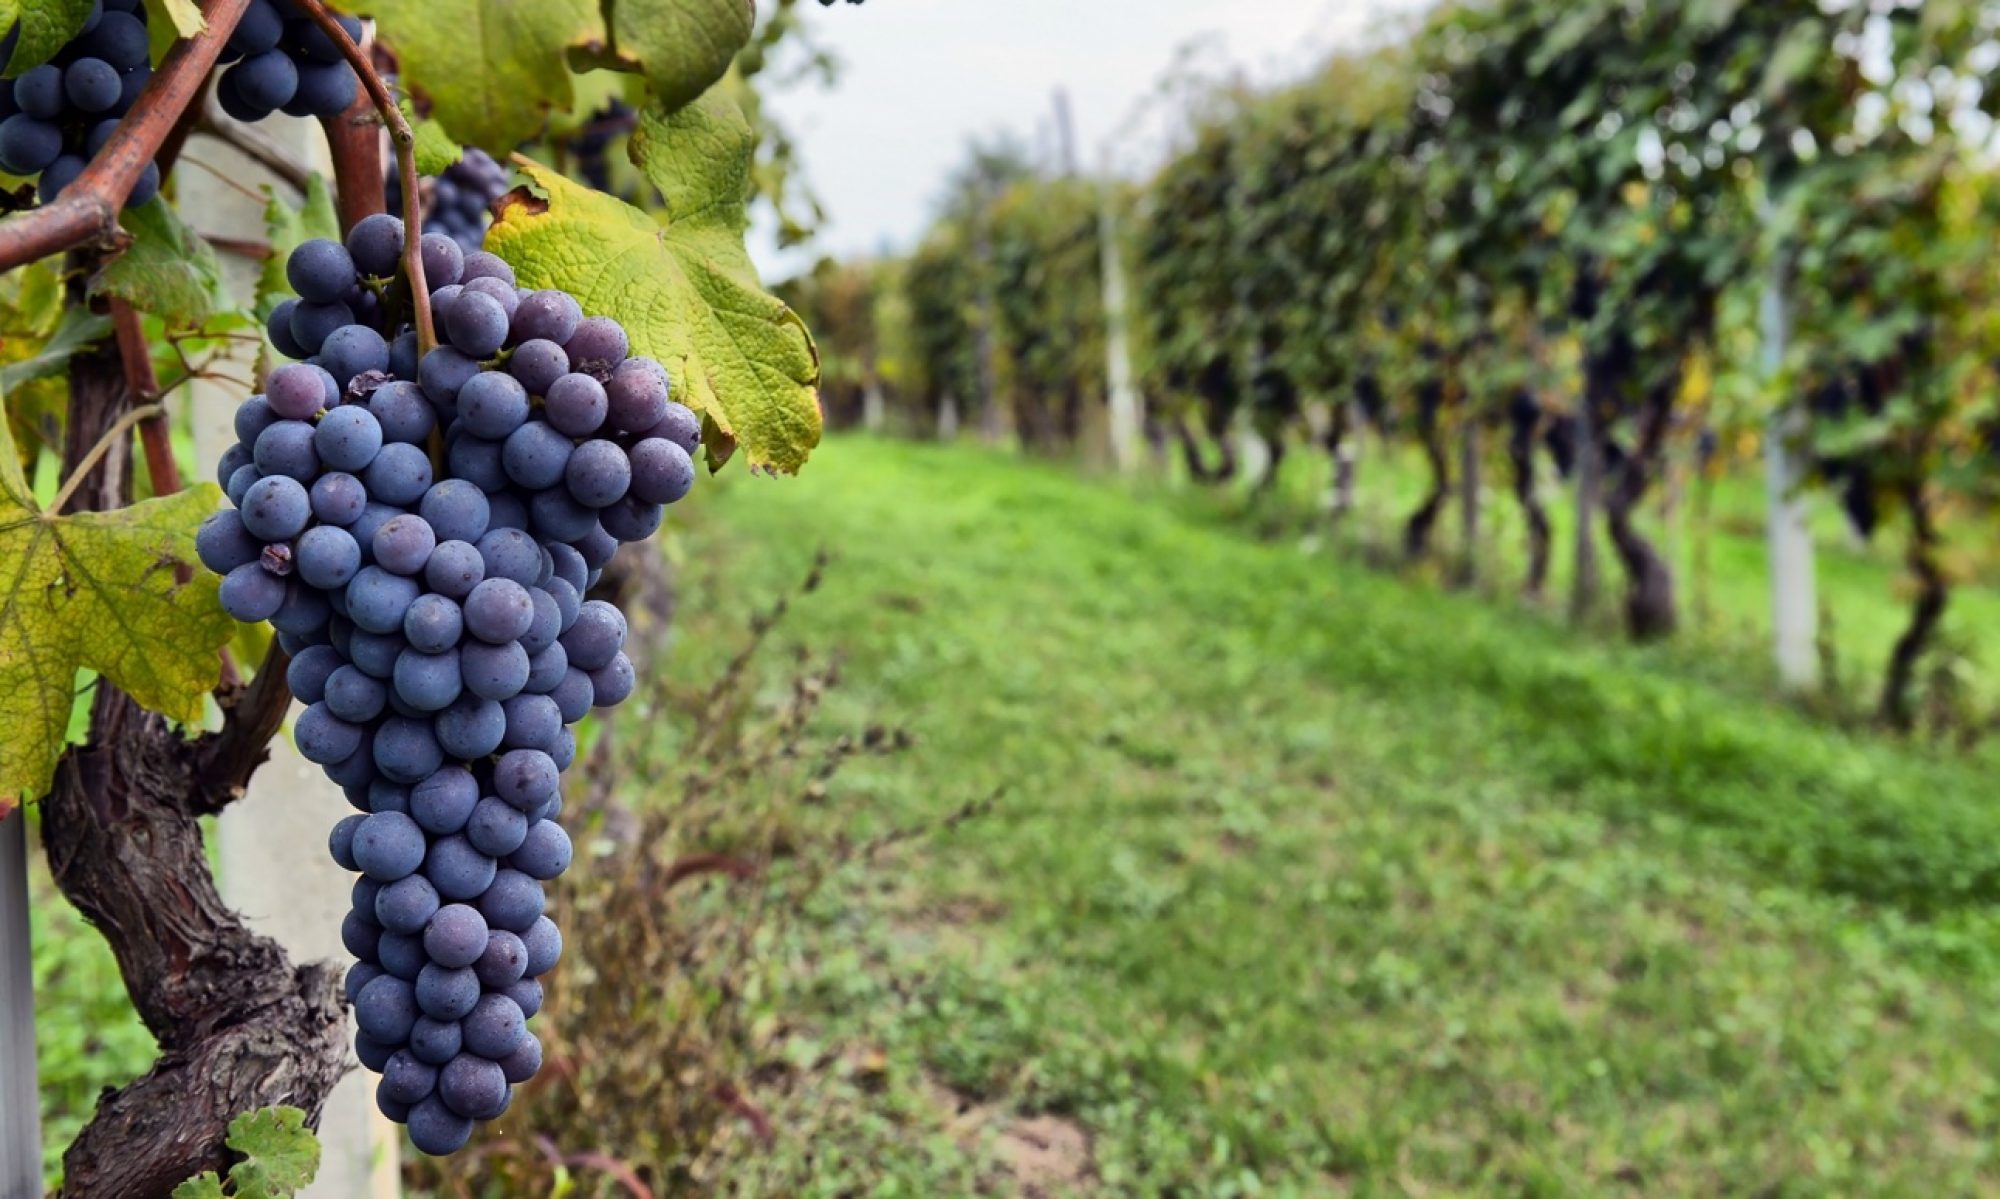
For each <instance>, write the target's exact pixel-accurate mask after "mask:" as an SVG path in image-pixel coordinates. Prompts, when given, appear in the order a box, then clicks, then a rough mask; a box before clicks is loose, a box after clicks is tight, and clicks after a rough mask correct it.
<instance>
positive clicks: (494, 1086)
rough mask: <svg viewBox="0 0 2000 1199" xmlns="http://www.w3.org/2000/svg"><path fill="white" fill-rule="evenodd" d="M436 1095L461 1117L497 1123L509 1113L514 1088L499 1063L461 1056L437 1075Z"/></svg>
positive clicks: (471, 1056) (448, 1063)
mask: <svg viewBox="0 0 2000 1199" xmlns="http://www.w3.org/2000/svg"><path fill="white" fill-rule="evenodd" d="M475 989H476V984H475ZM437 1095H438V1098H439V1099H441V1100H443V1101H444V1105H445V1106H446V1107H448V1108H450V1109H451V1110H453V1111H455V1112H457V1113H458V1114H459V1115H461V1116H470V1117H471V1118H473V1119H475V1120H494V1119H498V1118H499V1117H500V1116H501V1115H502V1114H503V1113H505V1112H506V1110H507V1105H508V1100H509V1099H510V1098H511V1097H512V1095H513V1088H511V1087H509V1086H508V1085H507V1072H506V1071H504V1070H502V1069H501V1068H500V1064H499V1063H498V1062H494V1061H489V1060H487V1059H486V1058H483V1057H475V1056H474V1055H472V1054H469V1053H462V1054H460V1055H459V1056H457V1057H456V1058H453V1059H452V1060H451V1061H450V1062H447V1063H446V1064H445V1067H444V1069H443V1070H441V1071H439V1072H438V1086H437Z"/></svg>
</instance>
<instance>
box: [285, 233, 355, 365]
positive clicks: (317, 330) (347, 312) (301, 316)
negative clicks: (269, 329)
mask: <svg viewBox="0 0 2000 1199" xmlns="http://www.w3.org/2000/svg"><path fill="white" fill-rule="evenodd" d="M329 244H331V243H329ZM344 252H345V251H343V253H344ZM353 323H354V310H353V309H352V308H349V307H348V306H347V305H345V304H342V303H339V302H337V301H336V302H334V303H330V304H312V303H306V302H304V301H301V302H300V303H299V305H298V307H296V308H294V309H292V322H291V334H292V341H293V343H294V344H295V345H297V346H298V348H299V349H301V350H304V351H305V352H306V353H307V354H317V353H319V350H320V347H321V346H322V345H325V344H326V339H327V338H329V337H331V336H333V334H334V332H335V331H336V330H340V329H344V328H346V327H347V326H349V325H351V324H353Z"/></svg>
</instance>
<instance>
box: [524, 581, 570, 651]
mask: <svg viewBox="0 0 2000 1199" xmlns="http://www.w3.org/2000/svg"><path fill="white" fill-rule="evenodd" d="M543 581H544V582H549V583H553V582H555V580H554V579H553V578H550V579H546V580H543ZM528 601H529V602H530V603H532V604H534V606H535V618H534V620H532V621H530V622H529V624H528V631H527V632H525V633H523V634H521V636H520V642H521V648H522V649H524V650H527V651H528V657H529V658H530V659H533V658H534V657H535V655H537V654H539V653H541V652H542V651H543V650H545V649H548V648H549V647H551V646H553V645H555V644H556V638H558V637H560V636H561V635H562V609H560V608H558V607H556V600H555V597H554V596H552V595H550V594H549V593H548V592H547V591H545V590H543V589H542V588H540V587H530V588H528ZM565 665H567V663H565Z"/></svg>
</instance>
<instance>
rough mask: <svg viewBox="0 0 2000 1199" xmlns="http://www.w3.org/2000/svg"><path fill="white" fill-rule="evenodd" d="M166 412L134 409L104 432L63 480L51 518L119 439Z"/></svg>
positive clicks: (154, 408)
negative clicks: (134, 428)
mask: <svg viewBox="0 0 2000 1199" xmlns="http://www.w3.org/2000/svg"><path fill="white" fill-rule="evenodd" d="M164 411H166V410H165V409H164V408H162V407H161V406H160V405H158V404H148V405H146V406H145V407H144V408H134V409H132V410H131V411H129V412H126V413H125V414H124V415H122V416H120V417H119V418H118V420H117V421H116V422H115V423H113V424H112V426H111V427H110V428H109V429H106V430H105V431H104V436H102V437H100V438H98V439H97V444H96V445H93V446H91V447H90V452H89V453H88V454H85V455H84V456H83V458H82V460H81V461H79V462H78V463H77V464H76V469H75V470H73V471H71V472H69V478H67V479H65V480H63V485H62V489H61V490H59V491H57V492H56V498H54V499H52V500H50V501H49V506H48V509H47V515H49V516H51V517H55V516H60V515H62V510H63V507H64V505H66V504H68V503H69V501H70V498H71V497H73V496H74V495H76V489H77V488H79V487H81V486H83V481H84V480H85V479H87V478H89V477H90V472H91V471H93V470H95V469H96V468H97V463H98V461H99V460H100V459H102V458H103V457H104V455H105V454H106V453H108V452H109V451H110V449H111V447H112V446H113V445H115V444H117V442H118V439H119V438H121V437H123V436H125V435H126V434H127V433H130V432H131V431H132V426H133V425H136V424H138V423H139V422H140V421H143V420H146V419H147V418H149V417H154V416H158V415H160V414H161V413H162V412H164Z"/></svg>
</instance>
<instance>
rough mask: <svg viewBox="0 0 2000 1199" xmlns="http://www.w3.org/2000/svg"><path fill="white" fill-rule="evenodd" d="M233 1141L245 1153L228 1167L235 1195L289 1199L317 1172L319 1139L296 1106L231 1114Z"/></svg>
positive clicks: (233, 1146)
mask: <svg viewBox="0 0 2000 1199" xmlns="http://www.w3.org/2000/svg"><path fill="white" fill-rule="evenodd" d="M229 1147H230V1148H231V1149H234V1150H235V1151H236V1152H238V1153H240V1154H242V1155H243V1160H242V1161H240V1162H237V1163H236V1164H235V1165H234V1166H231V1167H230V1168H229V1184H230V1187H231V1188H232V1189H233V1190H234V1191H235V1193H236V1195H237V1199H285V1197H286V1196H289V1195H291V1194H292V1193H293V1192H295V1191H297V1190H299V1189H300V1188H301V1187H304V1186H305V1185H307V1184H308V1183H310V1182H312V1180H313V1175H315V1174H317V1173H319V1141H318V1139H317V1138H315V1137H314V1136H313V1134H312V1130H311V1129H309V1128H307V1127H306V1114H305V1113H304V1112H302V1111H300V1110H299V1109H298V1108H295V1107H267V1108H265V1109H263V1110H262V1111H255V1112H245V1113H243V1114H242V1115H240V1116H238V1117H236V1118H235V1119H234V1120H231V1121H230V1122H229Z"/></svg>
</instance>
